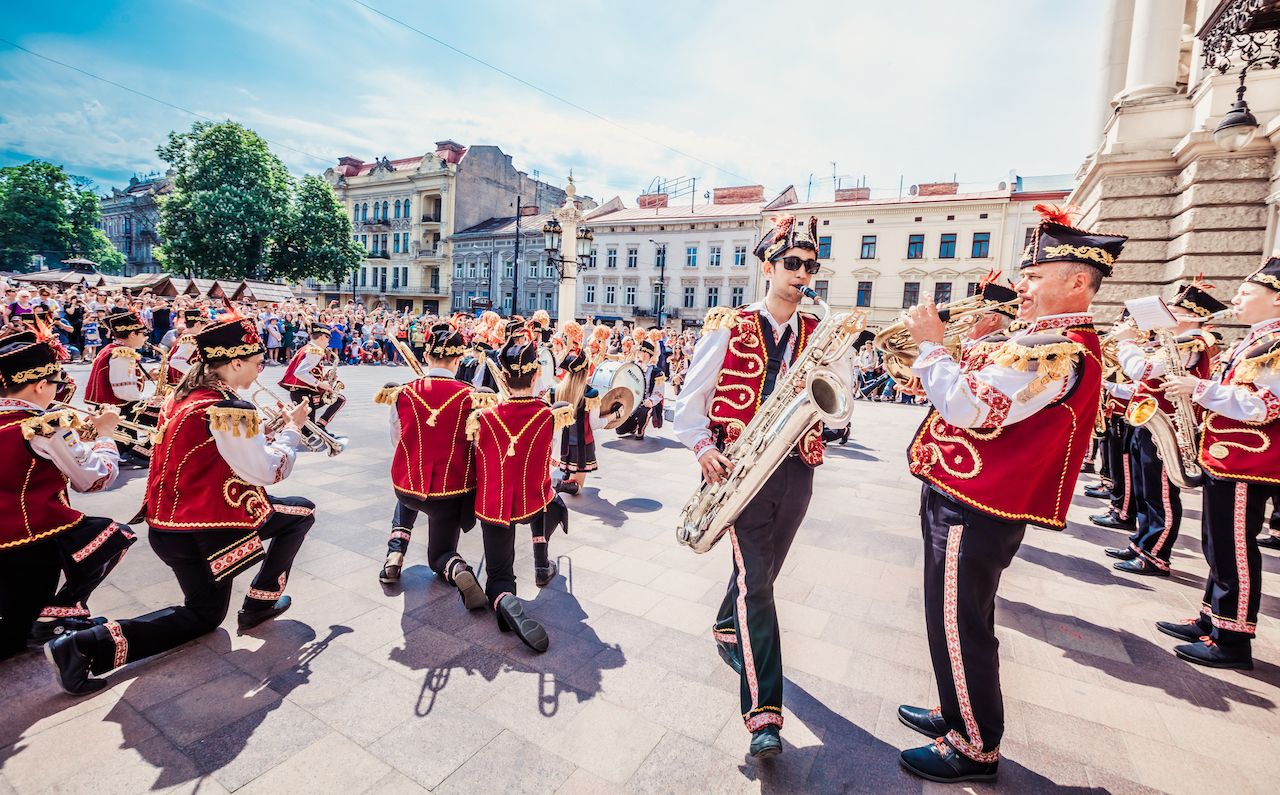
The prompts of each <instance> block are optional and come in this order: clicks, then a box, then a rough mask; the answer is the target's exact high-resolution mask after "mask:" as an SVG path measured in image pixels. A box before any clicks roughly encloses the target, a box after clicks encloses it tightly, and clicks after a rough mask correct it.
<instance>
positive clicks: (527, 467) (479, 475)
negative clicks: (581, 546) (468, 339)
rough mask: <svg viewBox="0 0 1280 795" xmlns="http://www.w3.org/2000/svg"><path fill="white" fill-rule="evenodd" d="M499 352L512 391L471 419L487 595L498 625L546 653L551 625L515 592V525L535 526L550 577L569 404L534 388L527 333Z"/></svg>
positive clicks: (544, 573)
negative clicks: (556, 466)
mask: <svg viewBox="0 0 1280 795" xmlns="http://www.w3.org/2000/svg"><path fill="white" fill-rule="evenodd" d="M495 356H496V358H497V364H498V368H499V370H500V372H501V375H502V378H503V380H504V381H505V383H506V388H507V391H508V394H509V397H508V398H507V400H505V401H504V402H502V403H499V404H498V405H496V406H494V407H492V408H485V409H477V410H476V411H475V412H473V413H472V415H471V417H470V418H469V419H468V420H467V435H468V436H469V437H471V439H472V440H474V442H475V450H476V486H477V490H476V516H477V517H478V518H479V519H480V528H481V530H482V531H483V533H484V559H485V569H486V570H487V572H488V578H487V581H486V582H485V595H486V596H487V597H488V599H489V603H490V604H492V605H493V608H494V611H495V612H496V614H497V619H498V628H499V629H501V630H502V631H503V632H511V631H514V632H515V633H516V635H517V636H518V637H519V638H520V640H521V641H522V642H523V643H524V644H525V645H526V646H528V647H529V648H531V649H533V650H534V651H537V652H544V651H546V650H547V646H548V638H547V632H546V630H545V629H543V627H542V625H541V624H539V623H538V622H537V621H535V620H534V619H533V618H530V617H529V616H528V614H527V613H526V612H525V608H524V604H523V603H522V602H521V601H520V600H519V599H517V598H516V575H515V560H516V551H515V543H516V537H515V528H516V526H517V525H520V524H528V525H529V526H530V528H531V529H532V531H533V550H534V568H535V572H536V574H537V576H538V579H539V581H540V582H547V581H549V580H550V579H551V577H553V576H554V573H555V564H554V563H552V562H551V561H550V559H549V555H548V551H547V539H548V538H549V537H550V536H551V534H552V533H553V532H555V530H556V528H557V527H560V528H562V529H563V530H564V531H565V532H568V530H569V512H568V510H567V509H566V508H565V505H564V502H563V501H562V500H561V498H560V497H559V495H557V494H556V493H555V491H553V490H552V488H551V445H552V444H553V443H554V441H555V435H556V434H555V432H556V430H558V429H559V428H562V427H564V426H565V425H567V424H568V423H569V422H570V418H571V415H570V413H569V410H570V407H569V406H567V405H564V406H560V405H557V406H556V407H555V408H554V410H553V409H552V408H550V407H548V406H547V404H546V403H545V402H544V401H543V400H542V399H541V398H538V397H537V396H536V395H534V394H533V392H534V388H535V382H536V380H537V377H538V372H539V370H540V369H541V365H540V363H539V362H538V344H537V342H536V341H534V340H532V339H530V337H529V335H527V334H525V333H524V332H516V333H512V334H510V335H509V336H508V338H507V341H506V343H505V344H504V345H503V346H502V349H501V350H500V351H498V352H497V353H496V354H495Z"/></svg>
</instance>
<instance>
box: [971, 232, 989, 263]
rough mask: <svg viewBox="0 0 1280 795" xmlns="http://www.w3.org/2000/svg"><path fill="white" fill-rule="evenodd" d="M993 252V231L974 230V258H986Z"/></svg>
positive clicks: (972, 253)
mask: <svg viewBox="0 0 1280 795" xmlns="http://www.w3.org/2000/svg"><path fill="white" fill-rule="evenodd" d="M990 253H991V233H990V232H974V233H973V250H972V251H971V252H970V255H971V256H972V257H973V258H974V259H986V258H987V257H988V256H989V255H990Z"/></svg>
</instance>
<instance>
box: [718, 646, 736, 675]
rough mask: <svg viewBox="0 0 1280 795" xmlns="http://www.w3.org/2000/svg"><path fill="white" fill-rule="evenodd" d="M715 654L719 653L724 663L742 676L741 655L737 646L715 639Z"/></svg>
mask: <svg viewBox="0 0 1280 795" xmlns="http://www.w3.org/2000/svg"><path fill="white" fill-rule="evenodd" d="M716 654H719V655H720V659H721V660H724V664H725V665H727V666H729V667H730V668H732V669H733V671H734V673H736V674H737V675H738V676H742V656H741V655H739V654H738V647H737V646H736V645H734V644H732V643H726V642H725V641H723V640H717V641H716Z"/></svg>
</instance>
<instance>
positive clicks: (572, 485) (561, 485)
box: [554, 478, 582, 496]
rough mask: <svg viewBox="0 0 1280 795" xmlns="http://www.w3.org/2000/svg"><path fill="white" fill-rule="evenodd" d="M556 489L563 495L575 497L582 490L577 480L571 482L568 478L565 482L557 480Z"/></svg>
mask: <svg viewBox="0 0 1280 795" xmlns="http://www.w3.org/2000/svg"><path fill="white" fill-rule="evenodd" d="M554 488H555V490H556V491H558V492H560V493H561V494H568V495H570V496H573V495H575V494H577V493H578V492H579V491H581V490H582V489H581V488H580V487H579V486H578V482H577V481H576V480H569V479H567V478H566V479H565V480H557V481H556V482H555V486H554Z"/></svg>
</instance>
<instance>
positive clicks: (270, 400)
mask: <svg viewBox="0 0 1280 795" xmlns="http://www.w3.org/2000/svg"><path fill="white" fill-rule="evenodd" d="M253 386H254V389H253V391H252V392H250V393H249V402H250V403H252V404H253V405H254V406H256V407H257V409H258V411H260V412H262V416H263V417H265V418H266V420H267V422H266V425H265V426H264V432H266V433H268V434H271V433H275V432H277V431H279V430H280V429H281V428H283V427H284V424H285V416H284V406H285V404H284V402H283V401H282V400H280V398H278V397H276V395H275V393H274V392H272V391H271V390H270V389H267V388H266V387H265V386H263V385H262V382H261V381H254V382H253ZM301 430H302V436H303V439H302V441H303V444H305V445H306V446H307V449H308V450H314V451H316V452H319V451H321V450H323V451H325V452H326V453H327V454H328V455H329V457H330V458H332V457H333V456H335V455H337V454H338V453H341V452H342V451H343V450H346V449H347V443H346V441H345V440H343V439H339V438H338V437H336V436H334V435H333V434H331V433H329V432H328V431H326V430H325V429H324V428H321V427H320V426H319V425H316V424H315V422H314V421H313V420H311V419H310V418H308V419H307V421H306V422H304V423H303V424H302V429H301Z"/></svg>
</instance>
